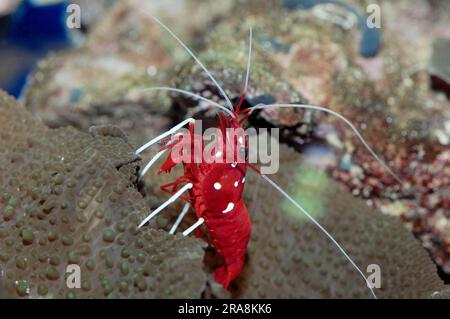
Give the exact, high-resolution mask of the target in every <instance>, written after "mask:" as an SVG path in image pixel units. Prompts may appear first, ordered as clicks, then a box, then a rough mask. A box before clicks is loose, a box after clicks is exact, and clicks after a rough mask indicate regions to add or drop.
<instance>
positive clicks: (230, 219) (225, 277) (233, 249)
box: [136, 12, 402, 298]
mask: <svg viewBox="0 0 450 319" xmlns="http://www.w3.org/2000/svg"><path fill="white" fill-rule="evenodd" d="M143 13H144V14H146V15H148V14H147V13H146V12H143ZM148 16H149V17H151V18H152V19H153V20H155V21H156V22H157V23H158V24H159V25H161V26H162V27H163V28H164V29H165V30H166V31H167V32H168V33H169V34H170V35H172V36H173V37H174V38H175V39H176V40H177V41H178V43H179V44H180V45H181V46H182V47H183V48H184V49H185V50H186V51H187V52H188V53H189V54H190V56H191V57H192V58H193V59H194V60H195V61H196V62H197V63H198V65H199V66H200V67H201V68H202V69H203V71H204V72H205V73H206V74H207V75H208V77H209V78H210V79H211V80H212V81H213V83H214V84H215V86H216V87H217V88H218V90H219V91H220V93H221V95H222V96H223V97H224V98H225V100H226V104H227V106H224V105H221V104H219V103H217V102H215V101H212V100H209V99H207V98H205V97H203V96H201V95H198V94H196V93H193V92H189V91H185V90H181V89H177V88H170V87H156V88H150V89H148V90H165V91H171V92H175V93H180V94H184V95H187V96H190V97H193V98H195V99H197V100H202V101H204V102H207V104H208V106H213V107H216V108H218V109H220V110H221V111H222V112H223V113H219V117H220V124H219V125H218V127H217V132H218V133H219V134H218V136H221V139H219V140H218V141H217V143H216V144H217V146H218V145H219V144H221V145H226V146H231V147H230V148H225V149H224V150H223V152H221V150H220V148H219V147H214V148H213V151H212V154H211V155H212V156H213V157H214V158H215V159H220V161H212V162H211V161H210V159H208V160H206V158H205V157H204V152H203V151H204V150H205V147H204V145H203V138H202V136H201V135H198V134H195V132H194V129H195V121H194V119H192V118H189V119H186V120H184V121H183V122H181V123H180V124H178V125H176V126H175V127H173V128H172V129H170V130H169V131H167V132H165V133H163V134H161V135H160V136H158V137H156V138H154V139H152V140H151V141H149V142H148V143H146V144H144V145H143V146H141V147H140V148H139V149H137V150H136V154H139V153H141V152H142V151H144V150H145V149H147V148H148V147H150V146H152V145H153V144H155V143H157V142H166V143H167V144H166V145H165V146H163V147H162V148H161V150H160V152H159V153H157V154H156V156H155V157H154V158H153V159H152V160H151V161H150V162H149V163H148V164H147V165H146V166H145V168H144V169H143V170H142V172H141V176H143V175H144V174H145V173H146V172H147V171H148V169H149V168H150V167H151V166H152V165H153V164H154V163H155V162H156V161H157V160H158V158H160V157H161V156H162V155H163V154H165V153H166V152H168V151H169V156H168V158H167V159H166V161H165V162H164V164H163V165H162V166H161V167H160V169H159V172H170V170H171V169H172V168H173V167H174V166H175V165H177V164H178V163H180V162H181V163H182V164H183V167H184V174H183V175H182V176H180V177H179V178H177V179H176V181H174V182H173V183H169V184H166V185H163V186H161V189H162V190H164V191H166V192H168V193H170V194H172V196H171V197H170V198H169V199H168V200H167V201H166V202H164V203H163V204H162V205H161V206H159V207H158V208H157V209H156V210H154V211H153V212H152V213H151V214H150V215H149V216H147V218H145V219H144V220H143V221H142V222H141V223H140V224H139V226H138V227H139V228H140V227H142V226H144V225H145V224H146V223H147V222H148V221H149V220H150V219H152V218H153V217H154V216H156V215H157V214H158V213H160V212H161V211H162V210H163V209H164V208H165V207H167V206H168V205H169V204H170V203H172V202H174V201H175V200H177V199H178V198H181V199H184V200H186V201H187V204H186V205H185V207H184V208H183V211H182V212H181V214H180V215H179V217H178V219H177V221H176V222H175V223H174V225H173V227H172V229H171V230H170V233H171V234H173V233H174V232H175V230H176V228H177V227H178V225H179V223H180V221H181V219H182V218H183V217H184V215H185V214H186V213H187V211H188V209H189V206H192V207H193V208H194V210H195V212H196V215H197V217H198V221H197V222H196V223H195V224H194V225H192V226H191V227H189V228H188V229H186V230H185V231H184V232H183V235H184V236H187V235H189V234H190V233H191V232H192V231H194V230H195V231H196V232H195V233H196V235H197V236H201V235H200V234H201V233H200V232H199V229H198V227H199V226H200V225H202V224H203V223H204V224H205V225H206V231H207V233H208V235H209V237H210V238H211V244H212V245H213V246H214V247H215V249H216V250H217V252H218V253H219V254H220V255H221V256H223V258H224V264H223V265H222V266H221V267H219V268H218V269H216V272H215V280H216V281H217V282H218V283H220V284H221V285H223V286H224V287H225V288H228V287H229V285H230V283H231V282H232V281H233V280H234V279H235V278H236V277H237V276H238V275H239V273H240V272H241V270H242V267H243V265H244V260H245V254H246V250H247V244H248V241H249V238H250V234H251V221H250V217H249V214H248V211H247V207H246V205H245V202H244V200H243V197H242V193H243V189H244V185H245V176H246V172H247V168H248V167H250V168H252V169H253V170H255V171H256V172H257V173H258V174H259V175H260V176H261V178H263V179H264V180H265V181H266V182H267V183H269V184H270V185H271V186H272V187H273V188H274V189H276V190H277V191H278V192H279V193H280V194H282V195H283V196H284V197H285V198H286V199H287V200H289V201H290V202H291V203H292V205H294V206H295V207H296V208H297V209H298V210H299V211H300V212H301V213H303V214H304V215H305V216H306V217H307V218H309V220H310V221H311V222H312V223H313V224H314V225H316V227H318V228H319V229H320V231H321V232H322V233H323V234H324V235H325V236H326V237H328V239H329V240H330V241H331V242H332V243H333V244H334V245H335V246H336V247H337V248H338V250H339V251H340V252H341V253H342V254H343V255H344V256H345V257H346V258H347V260H348V261H349V263H350V264H351V265H352V266H353V267H354V268H355V270H357V271H358V273H359V274H360V275H361V277H362V278H363V279H364V280H365V282H366V284H367V286H368V288H369V290H370V292H371V294H372V296H373V297H374V298H377V296H376V294H375V292H374V290H373V287H372V286H371V285H370V283H369V282H368V280H367V278H366V276H365V274H364V273H363V272H362V270H361V269H360V267H358V265H356V263H355V262H354V261H353V259H352V258H351V257H350V256H349V255H348V254H347V253H346V251H345V250H344V248H343V247H342V246H341V245H340V244H339V243H338V242H337V241H336V240H335V239H334V237H333V236H332V235H331V234H330V233H329V232H328V231H327V230H326V229H325V228H324V227H322V225H320V223H319V222H317V221H316V220H315V219H314V217H312V215H311V214H310V213H308V212H307V211H306V210H305V209H304V208H303V207H302V206H301V205H300V204H299V203H298V202H297V201H296V200H294V199H293V198H292V197H291V196H290V195H289V194H287V193H286V192H285V191H284V190H283V189H282V188H281V187H280V186H279V185H277V184H276V183H275V182H274V181H272V180H271V179H270V178H269V177H268V176H267V175H264V174H261V173H260V171H259V169H258V168H257V167H255V166H254V165H253V164H251V163H249V162H248V161H247V160H246V153H247V148H248V137H247V136H246V135H245V134H244V133H242V132H243V127H242V123H243V122H244V121H245V119H247V118H248V117H249V116H250V114H251V113H252V112H253V111H254V110H257V109H265V108H283V107H294V108H302V109H309V110H315V111H321V112H325V113H328V114H331V115H333V116H336V117H337V118H338V119H340V120H342V121H343V122H345V123H346V124H347V125H348V126H349V127H350V128H351V129H352V130H353V132H354V133H355V135H356V136H357V138H358V139H359V140H360V141H361V143H362V144H363V145H364V147H365V148H366V149H367V150H368V151H369V152H370V154H371V155H372V156H374V158H375V159H377V160H378V161H379V162H380V163H381V165H382V166H383V167H384V168H385V169H386V170H387V171H388V172H389V173H390V174H391V175H392V176H393V177H394V178H395V179H396V180H397V181H398V182H399V183H402V181H401V180H400V178H399V177H397V175H395V174H394V173H393V172H392V171H391V170H390V168H389V167H388V166H387V165H386V164H385V163H384V162H383V161H382V160H381V159H380V158H379V157H378V156H377V155H376V154H375V152H374V151H373V150H372V149H371V148H370V147H369V145H368V144H367V143H366V142H365V140H364V139H363V137H362V136H361V134H360V133H359V132H358V130H357V129H356V128H355V127H354V125H353V124H352V123H351V122H350V121H349V120H348V119H346V118H345V117H344V116H342V115H340V114H339V113H336V112H334V111H332V110H330V109H327V108H324V107H320V106H314V105H303V104H271V105H256V106H254V107H250V108H247V109H245V110H243V111H241V110H240V109H241V106H242V104H243V102H244V99H245V94H246V93H245V92H247V86H248V81H249V73H250V61H251V42H252V31H251V29H250V37H249V43H250V44H249V51H248V60H247V61H248V62H247V73H246V77H245V85H244V89H243V94H242V95H241V99H240V101H239V103H238V105H237V107H236V109H235V108H234V107H233V104H232V103H231V101H230V99H229V98H228V97H227V95H226V94H225V92H224V90H223V89H222V88H221V86H220V85H219V84H218V82H217V81H216V79H215V78H214V77H213V76H212V74H211V73H210V72H209V71H208V69H207V68H206V67H205V66H204V65H203V64H202V63H201V62H200V60H199V59H198V58H197V57H196V56H195V55H194V53H193V52H192V51H191V50H190V49H189V48H188V47H187V46H186V45H185V44H184V43H183V42H182V41H181V40H180V39H179V38H178V37H177V36H176V35H175V34H174V33H173V32H172V31H171V30H170V29H169V28H168V27H167V26H166V25H164V24H163V23H162V22H161V21H160V20H159V19H157V18H155V17H153V16H151V15H148ZM240 117H241V118H240ZM188 123H189V131H188V133H185V134H176V135H173V134H175V133H176V132H177V131H178V130H180V129H181V128H182V127H183V126H184V125H186V124H188ZM230 128H231V129H234V130H235V131H237V132H241V133H238V134H237V135H235V134H234V135H233V138H232V139H231V141H230V140H229V138H228V135H227V129H230ZM180 146H181V150H183V149H184V150H186V149H188V150H190V151H191V152H190V153H189V154H190V155H189V156H188V158H183V160H181V161H180V160H174V158H176V156H174V154H176V153H179V152H180V149H178V148H179V147H180ZM196 151H197V152H198V153H197V154H202V155H201V157H200V159H198V158H195V154H196ZM192 154H193V155H192ZM229 158H232V159H233V160H232V161H231V162H230V161H229ZM227 160H228V162H227ZM182 184H184V186H182V187H180V186H181V185H182ZM186 191H189V195H183V193H185V192H186Z"/></svg>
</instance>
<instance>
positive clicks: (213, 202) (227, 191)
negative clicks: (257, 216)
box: [159, 112, 251, 288]
mask: <svg viewBox="0 0 450 319" xmlns="http://www.w3.org/2000/svg"><path fill="white" fill-rule="evenodd" d="M220 118H221V122H220V125H219V127H218V128H217V131H218V133H219V134H218V136H220V139H219V140H218V141H217V144H218V143H222V144H221V145H226V143H227V142H228V143H232V144H233V146H232V148H231V150H230V149H228V148H223V147H219V145H215V147H214V149H213V150H212V152H211V153H210V154H211V156H212V157H213V158H214V159H215V161H214V162H211V160H209V161H207V160H206V158H205V157H204V156H203V152H204V150H205V147H204V145H203V140H202V138H201V137H200V136H198V135H195V134H194V124H191V125H190V127H189V133H185V134H179V135H178V136H176V137H174V138H172V140H174V139H175V142H174V143H171V144H170V146H168V147H167V148H170V149H171V151H170V154H169V156H168V158H167V160H166V161H165V162H164V164H163V165H162V166H161V167H160V169H159V172H160V173H161V172H170V170H171V168H172V167H173V166H175V165H176V164H177V161H176V160H174V153H177V152H178V151H181V149H177V148H178V147H184V148H185V150H186V148H190V149H191V151H192V155H190V156H189V161H186V160H185V161H183V162H182V164H183V168H184V175H183V176H180V177H179V178H178V179H177V180H176V181H175V182H173V183H169V184H166V185H163V186H161V189H162V190H164V191H166V192H169V193H171V194H175V193H176V192H177V188H178V186H179V185H180V184H182V183H191V184H192V187H191V189H190V190H189V195H188V196H185V197H184V199H185V200H187V201H188V202H189V203H190V204H191V206H192V207H193V208H194V210H195V212H196V215H197V217H198V218H199V219H200V218H203V220H204V224H205V225H206V231H207V234H208V236H209V239H210V240H209V241H210V243H211V244H212V245H213V246H214V248H215V249H216V251H217V252H218V253H219V254H220V255H221V256H222V257H223V259H224V264H223V265H222V266H221V267H219V268H218V269H216V272H215V280H216V282H218V283H220V284H221V285H222V286H224V287H225V288H228V286H229V284H230V282H231V281H233V280H234V279H235V278H236V277H237V276H238V275H239V273H240V272H241V270H242V267H243V265H244V259H245V254H246V251H247V244H248V241H249V238H250V233H251V221H250V216H249V214H248V210H247V207H246V205H245V202H244V200H243V198H242V192H243V190H244V185H245V175H246V171H247V163H246V162H245V158H243V157H242V154H243V153H245V148H246V146H245V144H246V141H247V139H246V138H245V136H240V137H239V136H235V137H236V138H232V139H230V134H229V131H228V132H227V129H230V128H235V129H237V128H240V123H239V121H238V113H237V112H236V113H235V118H232V117H225V116H224V115H220ZM242 131H243V130H242ZM196 147H197V148H199V150H200V151H201V153H200V154H202V158H201V161H197V162H195V161H194V150H195V148H196ZM243 149H244V152H241V155H240V154H239V152H237V150H243ZM229 152H233V154H231V155H232V157H230V156H229V158H233V159H234V160H235V161H234V160H233V161H231V163H230V162H227V154H228V153H229ZM182 198H183V197H182ZM196 235H197V236H198V237H201V233H200V232H199V231H198V229H197V230H196Z"/></svg>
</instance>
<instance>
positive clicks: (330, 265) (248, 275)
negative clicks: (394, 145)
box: [234, 146, 443, 298]
mask: <svg viewBox="0 0 450 319" xmlns="http://www.w3.org/2000/svg"><path fill="white" fill-rule="evenodd" d="M280 154H282V159H281V161H280V171H279V172H278V173H277V175H276V176H273V177H272V176H270V177H271V178H273V179H274V180H276V181H277V182H278V183H279V184H280V185H281V186H282V187H287V190H288V193H290V194H292V195H293V196H294V198H295V199H296V200H297V201H299V202H300V203H301V204H302V205H303V206H304V207H305V208H306V209H307V210H308V211H309V212H310V213H312V214H313V215H314V216H315V218H316V219H318V220H319V221H320V222H321V224H322V225H323V226H324V227H325V228H326V229H327V230H328V231H329V232H330V233H331V234H332V235H333V236H334V237H335V238H336V240H337V241H338V242H339V243H341V244H342V246H343V247H344V248H345V249H346V250H347V252H348V253H349V254H350V256H352V258H353V259H354V260H355V262H356V264H357V265H359V267H360V268H361V269H362V270H363V272H365V271H366V268H367V266H368V265H369V264H376V265H379V266H380V270H381V288H380V289H375V293H376V294H377V295H378V297H379V298H428V297H431V296H432V295H433V293H435V292H437V291H439V290H441V289H443V283H442V281H441V280H440V279H439V277H438V275H437V272H436V266H435V265H434V264H433V263H432V261H431V260H430V258H429V257H428V255H427V253H426V251H425V250H424V249H423V248H422V247H421V245H420V243H419V242H418V241H416V240H415V239H414V237H413V236H412V235H411V234H410V233H409V232H408V231H407V230H406V229H405V228H404V227H403V226H402V224H401V223H400V222H399V221H398V220H397V219H395V218H393V217H387V216H383V215H380V214H379V213H377V212H375V211H373V210H371V209H369V208H367V207H366V205H365V204H364V203H363V202H362V201H361V200H358V199H354V198H353V197H352V196H351V194H349V193H347V192H346V191H344V190H342V189H341V188H340V187H339V186H338V185H337V184H336V183H335V182H333V181H331V180H330V179H329V178H328V177H326V175H325V174H324V173H321V172H319V171H316V170H314V169H311V168H310V167H308V166H306V165H304V164H302V160H301V159H300V157H299V156H298V154H297V153H295V152H294V151H293V150H291V149H289V148H287V147H284V146H283V147H281V148H280ZM247 181H248V183H247V186H246V191H247V193H246V195H247V196H246V197H247V202H248V207H249V212H250V214H251V217H252V222H253V230H252V236H251V241H250V245H249V252H248V260H247V265H246V267H245V268H244V271H243V273H242V275H241V279H240V280H239V281H238V282H237V287H236V290H235V291H234V295H235V296H238V297H242V298H370V297H371V295H370V292H369V290H368V288H367V286H365V283H364V280H363V279H362V278H361V277H360V275H359V274H358V273H357V272H356V270H355V269H354V268H352V267H351V266H350V265H349V263H348V261H347V260H346V259H345V258H344V256H342V254H341V253H340V252H339V251H338V250H337V248H336V247H335V246H334V245H333V244H332V243H331V242H330V241H329V240H328V239H327V238H325V237H324V235H323V234H322V233H320V232H319V231H318V229H317V228H316V227H315V226H314V225H312V224H311V223H310V222H308V221H307V219H306V218H305V217H304V216H303V215H301V213H300V212H299V211H297V210H296V209H295V208H294V207H293V206H291V204H290V203H289V202H286V201H283V200H284V199H283V198H282V197H281V195H280V194H278V193H277V192H276V191H275V190H274V189H272V188H271V187H270V186H269V185H268V184H266V183H265V182H264V181H263V180H261V179H260V178H259V177H257V176H256V175H255V174H251V175H250V176H249V177H248V178H247ZM366 274H367V275H368V274H370V273H366Z"/></svg>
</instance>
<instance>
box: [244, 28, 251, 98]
mask: <svg viewBox="0 0 450 319" xmlns="http://www.w3.org/2000/svg"><path fill="white" fill-rule="evenodd" d="M252 42H253V31H252V27H250V33H249V36H248V57H247V73H246V75H245V84H244V92H243V93H247V88H248V81H249V78H250V65H251V61H252Z"/></svg>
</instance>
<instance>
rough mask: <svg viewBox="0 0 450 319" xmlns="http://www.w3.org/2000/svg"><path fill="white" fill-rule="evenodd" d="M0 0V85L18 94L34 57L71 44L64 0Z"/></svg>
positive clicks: (31, 67)
mask: <svg viewBox="0 0 450 319" xmlns="http://www.w3.org/2000/svg"><path fill="white" fill-rule="evenodd" d="M0 1H2V2H3V1H5V2H4V5H3V6H0V8H3V12H1V11H0V88H1V89H4V90H6V91H8V92H9V93H10V94H12V95H14V96H16V97H18V96H20V93H21V90H22V88H23V86H24V84H25V83H26V79H27V76H28V74H29V73H30V72H31V71H32V69H33V67H34V65H35V63H36V62H37V60H39V59H40V58H42V57H43V56H45V55H46V54H48V53H49V52H51V51H57V50H61V49H63V48H67V47H69V46H70V45H71V44H70V43H71V41H70V37H69V34H68V30H67V27H66V22H65V21H66V8H67V1H64V0H63V1H42V0H41V1H32V0H23V1H17V0H11V1H10V0H0ZM8 1H9V5H10V6H9V7H8V6H7V5H5V4H6V2H8Z"/></svg>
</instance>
